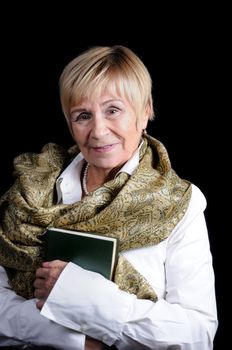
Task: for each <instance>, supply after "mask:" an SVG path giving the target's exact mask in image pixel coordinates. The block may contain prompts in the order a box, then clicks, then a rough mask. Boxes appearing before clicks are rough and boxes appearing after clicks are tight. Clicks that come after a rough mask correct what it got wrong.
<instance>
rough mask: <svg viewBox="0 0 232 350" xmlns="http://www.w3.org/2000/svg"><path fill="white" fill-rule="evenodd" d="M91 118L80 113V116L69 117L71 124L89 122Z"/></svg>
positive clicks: (85, 113)
mask: <svg viewBox="0 0 232 350" xmlns="http://www.w3.org/2000/svg"><path fill="white" fill-rule="evenodd" d="M90 118H91V114H90V113H87V112H82V113H80V114H73V115H72V116H71V120H72V122H82V121H86V120H89V119H90Z"/></svg>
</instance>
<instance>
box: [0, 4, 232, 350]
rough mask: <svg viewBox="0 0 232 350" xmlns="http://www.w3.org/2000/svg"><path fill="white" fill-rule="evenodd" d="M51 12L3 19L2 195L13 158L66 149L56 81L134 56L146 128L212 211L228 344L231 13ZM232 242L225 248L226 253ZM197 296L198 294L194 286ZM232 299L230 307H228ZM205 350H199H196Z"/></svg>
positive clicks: (103, 8) (13, 12)
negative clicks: (113, 56) (145, 80)
mask: <svg viewBox="0 0 232 350" xmlns="http://www.w3.org/2000/svg"><path fill="white" fill-rule="evenodd" d="M65 4H66V5H62V2H61V4H60V5H56V6H55V7H54V8H53V9H52V10H51V9H48V8H46V6H44V7H43V8H42V7H40V8H38V7H36V5H33V6H34V8H32V7H29V6H28V5H27V6H25V8H23V7H22V5H17V7H16V5H13V4H12V7H11V6H9V8H8V9H6V8H5V9H4V10H3V9H2V12H1V16H2V21H3V19H4V21H5V24H4V25H3V24H1V26H2V28H1V44H0V45H1V118H0V128H1V129H0V130H1V138H0V152H1V153H0V161H1V168H0V193H3V192H4V191H5V190H6V189H7V188H8V187H9V186H10V184H11V183H12V176H11V174H12V169H13V165H12V161H13V158H14V157H15V156H16V155H18V154H20V153H22V152H25V151H39V150H40V149H41V147H42V146H43V145H44V144H45V143H46V142H57V143H59V144H62V145H64V146H70V145H71V144H72V140H71V137H70V135H69V132H68V130H67V127H66V123H65V121H64V117H63V115H62V112H61V108H60V103H59V93H58V79H59V75H60V73H61V71H62V69H63V67H64V66H65V65H66V64H67V63H68V62H69V61H70V60H71V59H72V58H74V57H75V56H76V55H77V54H78V53H79V52H81V51H82V50H83V49H86V48H87V47H89V46H92V45H114V44H121V45H126V46H128V47H130V48H131V49H132V50H134V51H135V52H136V53H137V54H138V55H139V56H140V57H141V58H142V60H143V62H144V63H145V64H146V66H147V67H148V69H149V71H150V73H151V75H152V79H153V82H154V87H153V89H154V104H155V109H156V119H155V121H154V122H152V123H151V124H150V126H149V128H148V131H149V133H150V134H152V135H153V136H155V137H157V138H159V139H160V140H161V141H162V142H163V143H164V144H165V145H166V147H167V149H168V151H169V154H170V157H171V160H172V165H173V167H174V168H175V169H176V171H177V173H178V174H179V175H180V176H182V177H184V178H187V179H189V180H191V181H192V182H193V183H195V184H196V185H197V186H199V187H200V188H201V190H202V191H203V192H204V194H205V196H206V199H207V201H208V206H207V209H206V219H207V223H208V228H209V238H210V243H211V251H212V254H213V263H214V268H215V277H216V292H217V303H218V315H219V329H218V332H217V335H216V339H215V346H214V349H215V350H220V349H222V344H223V343H224V344H226V337H227V334H226V333H227V331H226V329H227V327H226V321H225V318H226V309H228V305H227V304H230V301H229V300H230V294H231V292H229V296H228V295H227V294H228V293H226V292H227V291H229V289H228V288H226V285H227V283H228V281H229V278H228V277H229V276H228V274H230V270H229V268H228V261H227V256H228V255H227V249H226V246H228V245H229V241H228V239H229V236H228V233H229V231H228V228H226V221H227V218H228V210H226V208H227V207H229V204H226V203H225V201H226V200H229V199H230V196H229V191H230V182H229V181H230V177H229V171H228V166H229V161H228V155H227V149H228V142H227V140H228V139H227V134H228V131H229V128H228V125H226V124H227V118H228V110H226V108H225V105H226V101H227V99H228V91H227V84H226V78H227V74H228V69H227V68H228V65H227V63H228V61H227V60H228V51H229V44H228V42H227V39H228V31H229V28H228V27H229V24H228V20H227V13H228V9H226V8H223V6H221V7H220V8H218V6H217V5H216V4H215V5H214V7H213V6H212V5H210V7H208V6H205V8H203V7H202V6H200V5H199V6H198V7H197V6H196V5H195V7H194V6H190V5H189V6H188V7H186V6H185V7H184V6H179V7H177V6H176V5H175V7H174V6H173V7H168V6H167V5H166V6H167V7H166V8H165V9H161V10H160V9H157V8H155V7H153V8H150V7H149V6H146V4H145V3H144V4H143V7H141V5H140V8H136V5H135V4H133V5H131V9H130V11H128V10H127V12H125V9H124V4H119V3H117V4H112V5H111V8H108V6H109V4H108V5H107V4H101V5H97V6H96V7H94V8H93V5H92V4H88V5H87V6H86V8H85V9H83V8H79V7H78V6H77V5H75V6H74V5H73V3H72V5H71V3H68V2H67V3H65ZM227 242H228V243H227ZM199 288H200V286H199ZM228 297H229V298H228ZM199 350H201V349H199Z"/></svg>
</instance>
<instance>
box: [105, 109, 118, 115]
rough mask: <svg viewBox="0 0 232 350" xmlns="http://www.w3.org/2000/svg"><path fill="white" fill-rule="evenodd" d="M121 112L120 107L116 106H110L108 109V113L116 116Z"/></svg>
mask: <svg viewBox="0 0 232 350" xmlns="http://www.w3.org/2000/svg"><path fill="white" fill-rule="evenodd" d="M119 112H120V111H119V109H118V108H115V107H112V108H109V109H108V110H107V113H108V114H109V115H110V116H116V115H118V113H119Z"/></svg>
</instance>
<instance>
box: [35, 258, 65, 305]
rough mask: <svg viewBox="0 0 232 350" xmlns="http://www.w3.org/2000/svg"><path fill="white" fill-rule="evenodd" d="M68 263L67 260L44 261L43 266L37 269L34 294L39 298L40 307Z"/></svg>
mask: <svg viewBox="0 0 232 350" xmlns="http://www.w3.org/2000/svg"><path fill="white" fill-rule="evenodd" d="M66 265H67V262H64V261H61V260H53V261H50V262H44V263H43V264H42V266H41V267H39V268H38V269H37V270H36V278H35V282H34V287H35V292H34V296H35V298H37V299H38V301H37V303H36V306H37V308H38V309H42V307H43V305H44V303H45V301H46V299H47V297H48V296H49V294H50V292H51V290H52V288H53V287H54V285H55V283H56V281H57V279H58V277H59V276H60V274H61V272H62V271H63V269H64V268H65V266H66Z"/></svg>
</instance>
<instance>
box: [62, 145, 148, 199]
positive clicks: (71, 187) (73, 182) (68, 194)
mask: <svg viewBox="0 0 232 350" xmlns="http://www.w3.org/2000/svg"><path fill="white" fill-rule="evenodd" d="M142 143H143V142H141V144H140V145H139V147H138V148H137V150H136V151H135V152H134V154H133V156H132V157H131V158H130V159H129V160H128V161H127V162H126V163H125V164H124V165H123V167H122V168H121V169H120V170H119V171H118V172H117V174H116V175H115V176H117V175H118V174H119V173H121V172H126V173H127V174H129V175H132V174H133V172H134V170H135V169H136V168H137V166H138V164H139V150H140V148H141V146H142ZM84 162H85V160H84V157H83V154H82V153H81V152H80V153H79V154H78V155H77V156H76V157H75V158H74V159H73V161H72V162H71V163H70V164H69V165H68V166H67V168H66V169H65V170H64V171H63V172H62V173H61V175H60V176H59V177H58V178H57V180H56V190H57V197H58V203H63V204H73V203H75V202H77V201H80V200H81V198H82V187H81V169H82V167H83V164H84Z"/></svg>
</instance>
